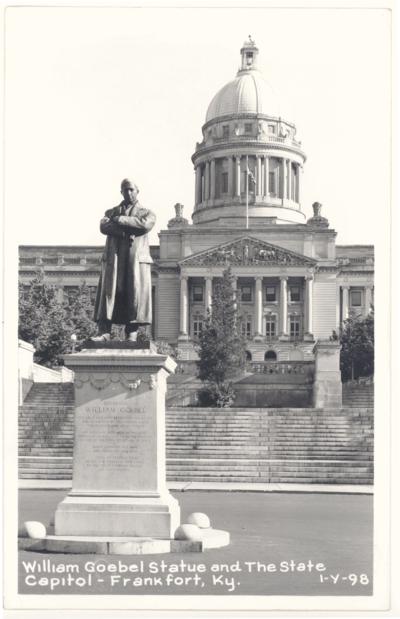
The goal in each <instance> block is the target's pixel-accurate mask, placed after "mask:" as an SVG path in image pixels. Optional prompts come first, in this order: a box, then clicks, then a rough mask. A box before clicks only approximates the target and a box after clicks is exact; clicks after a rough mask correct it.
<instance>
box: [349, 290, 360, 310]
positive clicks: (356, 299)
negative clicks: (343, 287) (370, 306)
mask: <svg viewBox="0 0 400 619" xmlns="http://www.w3.org/2000/svg"><path fill="white" fill-rule="evenodd" d="M350 303H351V305H352V307H360V305H361V290H352V291H351V292H350Z"/></svg>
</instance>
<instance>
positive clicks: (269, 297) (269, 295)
mask: <svg viewBox="0 0 400 619" xmlns="http://www.w3.org/2000/svg"><path fill="white" fill-rule="evenodd" d="M265 300H266V301H270V302H271V301H276V288H275V286H267V287H266V289H265Z"/></svg>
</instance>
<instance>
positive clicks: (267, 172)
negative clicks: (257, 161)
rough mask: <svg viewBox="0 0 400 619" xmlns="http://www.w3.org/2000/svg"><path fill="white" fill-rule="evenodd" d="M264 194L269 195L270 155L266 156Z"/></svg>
mask: <svg viewBox="0 0 400 619" xmlns="http://www.w3.org/2000/svg"><path fill="white" fill-rule="evenodd" d="M264 196H265V197H266V198H268V197H269V157H267V156H265V157H264Z"/></svg>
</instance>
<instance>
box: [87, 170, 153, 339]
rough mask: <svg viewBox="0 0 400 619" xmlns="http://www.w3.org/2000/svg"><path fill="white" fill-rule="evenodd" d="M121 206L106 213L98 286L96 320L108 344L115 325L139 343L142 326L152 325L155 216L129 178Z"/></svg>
mask: <svg viewBox="0 0 400 619" xmlns="http://www.w3.org/2000/svg"><path fill="white" fill-rule="evenodd" d="M121 193H122V195H123V197H124V199H123V201H122V202H121V204H119V205H118V206H115V207H114V208H112V209H109V210H108V211H106V212H105V216H104V217H103V218H102V219H101V221H100V231H101V232H102V233H103V234H106V235H107V240H106V245H105V248H104V253H103V257H102V262H101V273H100V280H99V284H98V287H97V294H96V303H95V310H94V319H95V321H96V322H97V324H98V331H99V332H98V335H96V336H95V337H93V338H92V340H93V341H97V342H101V341H105V342H106V341H108V340H109V339H110V337H111V326H112V324H113V323H114V324H118V325H125V334H126V339H127V340H129V341H136V338H137V331H138V329H139V327H141V326H145V325H150V324H151V321H152V317H151V315H152V310H151V266H150V265H151V263H152V262H153V260H152V258H151V256H150V248H149V239H148V232H150V230H151V229H152V227H153V226H154V224H155V221H156V217H155V215H154V213H153V212H152V211H150V210H148V209H146V208H143V206H141V205H140V204H139V202H138V200H137V195H138V193H139V189H138V187H137V185H135V183H133V182H132V181H130V180H129V179H127V178H126V179H124V180H123V181H122V183H121Z"/></svg>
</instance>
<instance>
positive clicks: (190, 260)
mask: <svg viewBox="0 0 400 619" xmlns="http://www.w3.org/2000/svg"><path fill="white" fill-rule="evenodd" d="M179 264H180V265H181V266H185V267H188V266H196V267H198V266H207V267H209V266H223V267H229V266H262V265H284V266H307V267H311V266H314V265H315V264H316V261H315V260H313V259H312V258H308V257H306V256H303V255H302V254H298V253H296V252H293V251H290V250H288V249H284V248H283V247H279V246H278V245H273V244H272V243H267V242H266V241H261V240H260V239H256V238H254V237H251V236H244V237H242V238H240V239H235V240H234V241H230V242H228V243H224V244H222V245H218V246H217V247H212V248H211V249H207V250H204V251H201V252H199V253H197V254H193V255H192V256H188V257H187V258H184V259H183V260H181V261H180V263H179Z"/></svg>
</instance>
